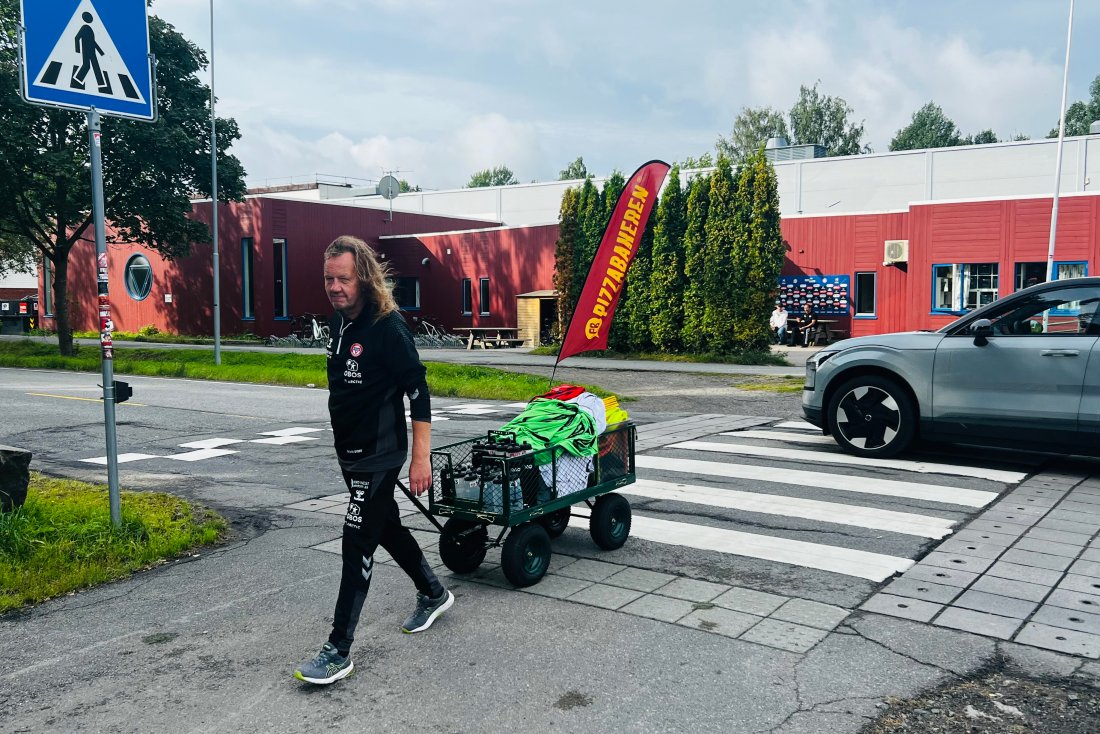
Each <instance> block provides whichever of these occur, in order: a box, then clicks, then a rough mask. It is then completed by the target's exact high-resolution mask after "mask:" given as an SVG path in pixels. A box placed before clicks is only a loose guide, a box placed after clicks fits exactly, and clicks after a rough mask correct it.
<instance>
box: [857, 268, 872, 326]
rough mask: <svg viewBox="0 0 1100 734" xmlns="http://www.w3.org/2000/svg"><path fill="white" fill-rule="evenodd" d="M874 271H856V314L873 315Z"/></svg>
mask: <svg viewBox="0 0 1100 734" xmlns="http://www.w3.org/2000/svg"><path fill="white" fill-rule="evenodd" d="M875 278H876V274H875V273H856V292H855V301H856V316H874V315H875Z"/></svg>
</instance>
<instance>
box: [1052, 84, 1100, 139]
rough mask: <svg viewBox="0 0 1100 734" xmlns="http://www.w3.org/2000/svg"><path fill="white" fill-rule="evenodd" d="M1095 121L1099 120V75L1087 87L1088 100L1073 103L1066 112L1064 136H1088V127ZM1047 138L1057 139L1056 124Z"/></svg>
mask: <svg viewBox="0 0 1100 734" xmlns="http://www.w3.org/2000/svg"><path fill="white" fill-rule="evenodd" d="M1097 120H1100V74H1098V75H1097V76H1096V78H1095V79H1093V80H1092V84H1090V85H1089V99H1088V100H1087V101H1081V100H1079V101H1077V102H1074V103H1073V104H1071V105H1070V106H1069V109H1067V110H1066V135H1088V134H1089V126H1090V125H1091V124H1092V123H1094V122H1096V121H1097ZM1047 137H1048V138H1056V137H1058V125H1057V124H1055V125H1054V127H1053V128H1052V129H1051V131H1050V133H1048V134H1047Z"/></svg>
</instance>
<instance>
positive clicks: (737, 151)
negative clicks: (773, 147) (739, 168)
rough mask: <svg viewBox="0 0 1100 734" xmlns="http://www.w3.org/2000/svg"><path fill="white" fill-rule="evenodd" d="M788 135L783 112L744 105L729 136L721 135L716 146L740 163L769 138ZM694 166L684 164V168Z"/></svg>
mask: <svg viewBox="0 0 1100 734" xmlns="http://www.w3.org/2000/svg"><path fill="white" fill-rule="evenodd" d="M787 137H788V133H787V121H786V119H785V118H784V116H783V113H782V112H780V111H779V110H776V109H773V108H772V107H742V108H741V112H740V113H739V114H738V115H737V117H736V118H734V120H733V129H732V130H731V131H730V135H729V137H728V138H723V137H721V136H719V138H718V141H717V142H716V143H715V147H716V148H717V149H718V152H719V154H721V155H725V156H726V157H727V158H729V159H730V160H731V161H733V162H734V163H738V162H740V161H742V160H744V159H745V158H748V157H749V156H751V155H752V154H753V153H755V152H756V151H757V150H759V149H760V148H762V147H764V143H766V142H767V141H768V138H787ZM707 155H708V156H709V154H707ZM713 165H714V163H713V161H709V162H708V163H707V166H713ZM693 167H694V166H688V165H687V163H686V162H685V164H684V168H693Z"/></svg>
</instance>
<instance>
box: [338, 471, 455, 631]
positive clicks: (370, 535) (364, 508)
mask: <svg viewBox="0 0 1100 734" xmlns="http://www.w3.org/2000/svg"><path fill="white" fill-rule="evenodd" d="M398 471H400V468H394V469H390V470H388V471H379V472H370V473H358V472H355V473H351V472H344V482H345V483H346V484H347V485H348V491H349V492H350V493H351V498H350V499H349V501H348V511H347V514H346V515H345V516H344V540H343V543H342V553H343V557H344V568H343V572H342V573H341V575H340V594H339V596H337V598H336V612H335V614H333V619H332V634H331V635H329V638H328V639H329V642H331V643H332V644H333V645H335V646H336V649H337V650H341V651H347V650H350V649H351V643H352V640H353V639H354V638H355V627H356V625H357V624H358V623H359V613H360V612H361V611H362V610H363V602H364V601H365V600H366V598H367V591H368V590H369V589H370V579H371V575H372V573H373V571H374V551H375V550H376V549H377V548H378V546H382V548H384V549H385V551H386V552H387V553H389V554H390V555H391V556H392V557H393V560H394V561H396V562H397V565H399V566H401V568H402V569H403V570H404V571H405V573H407V574H408V575H409V578H411V579H412V580H413V583H414V584H416V589H417V591H419V592H420V593H421V594H427V595H428V596H431V597H437V596H439V595H440V594H442V593H443V586H442V585H441V584H440V583H439V579H437V578H436V576H435V574H434V573H432V570H431V568H429V567H428V562H427V561H426V560H425V559H424V553H423V552H422V551H421V550H420V546H419V545H417V542H416V539H415V538H413V536H412V533H410V532H409V530H408V528H406V527H404V526H402V525H401V514H400V512H399V511H398V508H397V500H396V499H394V496H393V491H394V489H395V488H396V487H397V473H398Z"/></svg>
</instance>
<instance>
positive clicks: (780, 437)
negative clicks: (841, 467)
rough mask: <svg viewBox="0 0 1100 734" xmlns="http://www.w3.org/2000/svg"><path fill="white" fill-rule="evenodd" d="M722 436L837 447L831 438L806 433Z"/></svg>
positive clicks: (727, 434)
mask: <svg viewBox="0 0 1100 734" xmlns="http://www.w3.org/2000/svg"><path fill="white" fill-rule="evenodd" d="M718 435H720V436H736V437H739V438H764V439H767V440H768V441H791V442H793V443H817V444H822V445H829V444H832V445H833V446H835V445H836V441H834V440H833V438H832V437H831V436H814V435H808V434H805V433H789V432H787V431H725V432H723V433H720V434H718Z"/></svg>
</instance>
